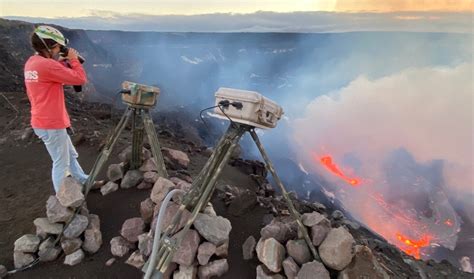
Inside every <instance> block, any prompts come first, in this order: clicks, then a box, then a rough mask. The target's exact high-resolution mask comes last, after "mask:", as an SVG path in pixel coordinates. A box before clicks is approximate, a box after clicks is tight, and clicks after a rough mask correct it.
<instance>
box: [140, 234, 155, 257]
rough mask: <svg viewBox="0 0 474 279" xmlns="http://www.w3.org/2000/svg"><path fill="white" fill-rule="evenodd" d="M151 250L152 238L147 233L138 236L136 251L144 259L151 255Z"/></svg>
mask: <svg viewBox="0 0 474 279" xmlns="http://www.w3.org/2000/svg"><path fill="white" fill-rule="evenodd" d="M152 249H153V237H152V236H151V235H149V234H148V233H144V234H141V235H139V236H138V250H140V253H141V254H142V255H144V256H145V257H148V256H150V255H151V250H152Z"/></svg>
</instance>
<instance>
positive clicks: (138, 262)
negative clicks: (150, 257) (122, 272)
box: [125, 251, 145, 269]
mask: <svg viewBox="0 0 474 279" xmlns="http://www.w3.org/2000/svg"><path fill="white" fill-rule="evenodd" d="M125 263H126V264H128V265H131V266H134V267H136V268H138V269H141V268H142V267H143V265H144V264H145V259H144V258H143V255H142V254H140V251H135V252H133V253H132V254H131V255H130V257H129V258H128V260H127V261H126V262H125Z"/></svg>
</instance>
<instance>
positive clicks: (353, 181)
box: [319, 156, 360, 186]
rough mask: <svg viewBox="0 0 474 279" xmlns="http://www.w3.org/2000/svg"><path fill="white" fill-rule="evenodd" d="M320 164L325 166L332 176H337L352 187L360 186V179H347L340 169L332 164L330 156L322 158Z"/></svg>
mask: <svg viewBox="0 0 474 279" xmlns="http://www.w3.org/2000/svg"><path fill="white" fill-rule="evenodd" d="M319 161H320V162H321V164H323V166H325V167H326V168H327V169H328V170H329V171H331V172H332V173H333V174H335V175H337V176H339V177H340V178H341V179H342V180H344V181H346V182H347V183H349V184H350V185H352V186H357V185H359V184H360V179H358V178H350V177H347V176H346V175H345V174H344V173H343V172H342V171H341V170H340V168H339V167H338V166H337V165H336V164H335V163H333V161H332V157H331V156H323V157H321V158H320V159H319Z"/></svg>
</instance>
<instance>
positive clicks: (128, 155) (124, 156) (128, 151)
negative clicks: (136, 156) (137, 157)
mask: <svg viewBox="0 0 474 279" xmlns="http://www.w3.org/2000/svg"><path fill="white" fill-rule="evenodd" d="M118 158H119V160H120V161H121V162H123V163H126V162H128V161H130V160H131V159H132V146H131V145H130V146H128V147H127V148H125V149H124V150H122V152H120V153H119V155H118Z"/></svg>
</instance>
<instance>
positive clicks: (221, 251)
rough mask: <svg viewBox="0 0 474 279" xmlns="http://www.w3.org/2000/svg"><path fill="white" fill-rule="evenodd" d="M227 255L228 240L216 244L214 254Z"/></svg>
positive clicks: (224, 256)
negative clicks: (218, 244)
mask: <svg viewBox="0 0 474 279" xmlns="http://www.w3.org/2000/svg"><path fill="white" fill-rule="evenodd" d="M228 255H229V240H227V241H226V242H224V244H221V245H220V246H217V248H216V256H218V257H221V258H226V257H227V256H228Z"/></svg>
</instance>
